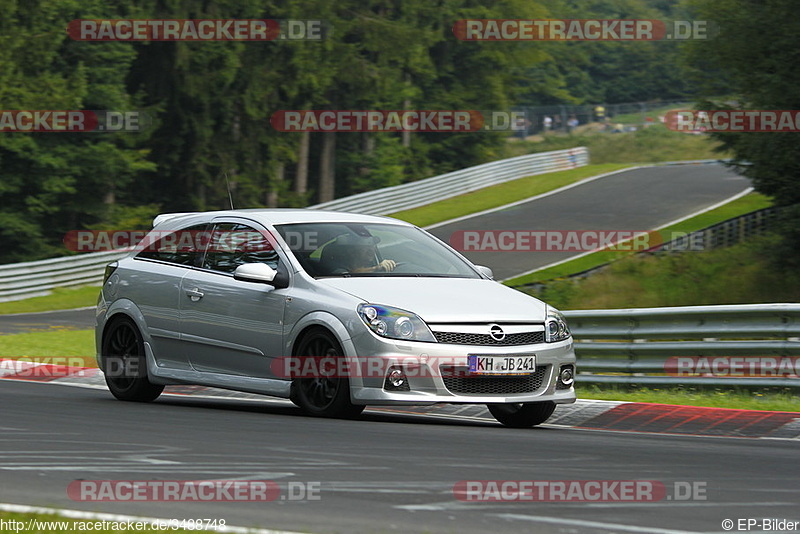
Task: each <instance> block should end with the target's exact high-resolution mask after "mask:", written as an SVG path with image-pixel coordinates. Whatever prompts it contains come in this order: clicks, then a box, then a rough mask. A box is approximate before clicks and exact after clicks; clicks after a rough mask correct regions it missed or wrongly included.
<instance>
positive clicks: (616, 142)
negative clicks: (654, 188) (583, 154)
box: [507, 124, 730, 164]
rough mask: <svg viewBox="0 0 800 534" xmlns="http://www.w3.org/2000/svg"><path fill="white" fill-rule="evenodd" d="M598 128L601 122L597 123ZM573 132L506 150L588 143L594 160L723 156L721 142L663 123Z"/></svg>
mask: <svg viewBox="0 0 800 534" xmlns="http://www.w3.org/2000/svg"><path fill="white" fill-rule="evenodd" d="M598 127H599V125H598ZM586 128H587V129H586V130H583V131H581V132H580V133H573V134H568V135H566V134H550V135H547V136H545V137H544V139H543V140H540V141H523V142H519V141H513V142H509V143H508V146H507V149H508V151H509V154H510V155H511V156H521V155H523V154H530V153H533V152H548V151H550V150H563V149H566V148H575V147H578V146H585V147H587V148H588V149H589V154H591V158H592V163H597V164H600V163H648V162H649V163H655V162H659V161H679V160H692V159H724V158H727V157H730V156H729V155H728V154H725V153H721V152H718V148H719V146H720V144H719V143H718V142H717V141H714V140H712V139H711V138H710V137H708V136H707V135H691V134H686V133H683V132H673V131H671V130H668V129H667V128H666V127H665V126H664V125H662V124H656V125H654V126H650V127H648V128H644V129H641V130H638V131H636V132H628V133H607V132H598V131H596V128H595V129H592V125H590V126H587V127H586Z"/></svg>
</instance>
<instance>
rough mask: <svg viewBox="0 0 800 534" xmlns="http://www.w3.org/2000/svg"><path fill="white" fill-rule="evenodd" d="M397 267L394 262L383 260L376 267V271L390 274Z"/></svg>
mask: <svg viewBox="0 0 800 534" xmlns="http://www.w3.org/2000/svg"><path fill="white" fill-rule="evenodd" d="M395 267H397V262H396V261H394V260H383V261H382V262H380V263H379V264H378V265H377V268H376V270H383V271H384V272H387V273H388V272H391V271H394V268H395Z"/></svg>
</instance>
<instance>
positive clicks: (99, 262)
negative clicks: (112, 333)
mask: <svg viewBox="0 0 800 534" xmlns="http://www.w3.org/2000/svg"><path fill="white" fill-rule="evenodd" d="M588 162H589V152H588V150H587V149H586V148H583V147H579V148H572V149H569V150H559V151H556V152H543V153H541V154H530V155H527V156H519V157H516V158H511V159H505V160H500V161H493V162H491V163H484V164H483V165H478V166H476V167H469V168H467V169H462V170H460V171H455V172H451V173H447V174H442V175H441V176H435V177H433V178H426V179H425V180H420V181H418V182H412V183H409V184H403V185H398V186H395V187H388V188H385V189H378V190H376V191H369V192H366V193H360V194H358V195H353V196H350V197H345V198H340V199H337V200H334V201H332V202H326V203H324V204H317V205H316V206H310V207H311V208H315V209H325V210H337V211H350V212H353V213H366V214H380V215H383V214H387V213H392V212H395V211H399V210H403V209H409V208H413V207H417V206H421V205H423V204H428V203H430V202H436V201H437V200H443V199H445V198H450V197H453V196H456V195H461V194H464V193H469V192H470V191H475V190H476V189H481V188H483V187H487V186H489V185H493V184H499V183H502V182H507V181H509V180H515V179H517V178H524V177H525V176H531V175H534V174H542V173H545V172H551V171H560V170H566V169H572V168H575V167H580V166H583V165H586V164H588ZM126 254H127V253H126V252H119V251H111V252H96V253H90V254H82V255H80V256H68V257H65V258H54V259H49V260H41V261H32V262H26V263H15V264H11V265H0V302H7V301H11V300H20V299H24V298H29V297H36V296H41V295H47V294H48V293H49V292H50V290H52V289H53V288H56V287H67V286H78V285H89V284H99V283H100V281H101V280H102V276H103V271H104V270H105V266H106V264H107V263H109V262H111V261H114V260H116V259H119V258H121V257H123V256H125V255H126Z"/></svg>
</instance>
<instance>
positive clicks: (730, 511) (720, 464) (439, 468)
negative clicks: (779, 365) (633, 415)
mask: <svg viewBox="0 0 800 534" xmlns="http://www.w3.org/2000/svg"><path fill="white" fill-rule="evenodd" d="M0 405H2V406H3V418H2V422H1V423H0V426H2V431H3V432H2V438H0V472H2V480H3V483H2V487H1V488H0V501H1V502H6V503H8V502H11V503H25V504H36V505H43V506H55V507H63V508H69V509H79V510H88V511H103V512H112V513H123V514H129V515H140V516H147V517H160V518H166V519H170V518H176V519H182V518H193V517H202V518H215V519H222V518H224V519H225V520H226V522H227V524H228V525H239V526H248V527H251V526H258V527H262V528H272V529H285V530H292V531H301V532H302V531H306V532H308V531H313V532H480V533H484V532H564V533H590V532H654V533H658V532H719V531H722V529H721V528H720V525H721V521H722V520H724V519H728V518H732V519H733V520H734V521H736V520H737V519H738V518H762V517H768V518H787V519H795V520H796V519H798V518H797V517H796V516H797V509H798V508H797V504H798V502H800V487H798V484H797V481H798V479H800V467H798V463H797V457H798V451H799V450H800V449H798V443H797V441H796V440H762V439H748V438H707V437H705V438H704V437H692V436H666V435H648V434H634V433H620V432H606V431H590V430H579V429H567V428H559V427H554V426H546V425H545V426H544V427H541V428H537V429H528V430H513V429H506V428H503V427H501V426H500V425H499V424H495V423H491V422H483V421H478V420H469V419H463V420H462V419H460V418H459V417H457V416H456V417H454V418H452V419H450V420H444V419H441V418H431V417H425V416H414V415H404V414H401V413H397V414H384V413H375V412H370V413H366V414H365V415H364V416H362V419H361V420H356V421H345V420H323V419H315V418H311V417H306V416H303V415H301V414H300V412H299V410H298V409H296V408H294V407H292V406H291V405H289V404H287V403H285V402H283V401H264V402H247V401H244V400H221V399H215V400H207V399H195V398H188V397H187V398H182V397H175V396H169V397H162V398H161V399H159V400H158V401H156V402H155V403H153V404H144V405H143V404H135V403H123V402H119V401H116V400H114V399H113V398H112V397H111V395H110V394H109V393H108V392H106V391H103V390H98V389H84V388H77V387H67V386H59V385H51V384H33V383H30V384H27V383H19V382H5V383H3V384H2V388H0ZM77 479H87V480H210V479H224V480H230V479H249V480H274V481H275V482H277V483H278V485H280V486H281V495H282V496H283V497H287V489H286V487H287V485H288V483H290V482H305V483H319V494H318V496H319V500H314V501H306V500H301V501H289V500H281V499H277V500H275V501H273V502H259V503H248V502H203V503H199V502H185V503H175V502H169V503H163V502H136V503H134V502H113V503H92V502H75V501H72V500H70V499H69V498H68V497H67V493H66V488H67V486H68V485H69V484H70V482H73V481H74V480H77ZM464 480H547V481H560V480H652V481H658V482H660V483H663V484H664V485H665V486H666V489H667V496H666V498H664V499H662V500H660V501H657V502H609V503H600V502H596V503H586V502H583V503H570V502H552V503H542V502H538V503H534V502H503V503H497V502H462V501H461V500H459V499H457V498H456V497H455V496H454V493H453V488H454V485H455V484H456V483H457V482H459V481H464ZM675 482H681V483H684V482H688V483H690V485H691V484H695V483H699V485H698V487H701V488H703V489H704V495H698V496H699V497H705V500H680V501H678V500H676V498H678V497H681V493H680V492H676V490H675V489H674V488H675ZM679 486H680V487H686V484H679ZM672 497H675V498H672Z"/></svg>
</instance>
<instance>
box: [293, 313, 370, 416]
mask: <svg viewBox="0 0 800 534" xmlns="http://www.w3.org/2000/svg"><path fill="white" fill-rule="evenodd" d="M295 354H296V355H297V356H300V357H305V356H312V357H326V358H344V352H343V351H342V349H341V347H340V346H339V342H338V341H337V340H336V338H335V337H334V336H333V334H331V333H330V332H328V331H327V330H325V329H323V328H315V329H314V330H312V331H310V332H308V333H307V334H306V335H305V336H303V339H302V341H300V345H299V346H298V347H297V351H296V352H295ZM336 368H337V369H339V368H340V366H336ZM290 398H291V400H292V402H293V403H295V404H296V405H297V406H299V407H300V408H302V409H303V411H305V412H306V413H307V414H309V415H313V416H316V417H338V418H345V419H347V418H353V417H357V416H358V415H359V414H360V413H361V412H363V411H364V408H365V406H363V405H358V404H353V403H352V402H350V380H348V378H347V377H346V376H339V377H328V376H320V377H313V378H296V379H295V380H294V382H293V383H292V393H291V397H290Z"/></svg>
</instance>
